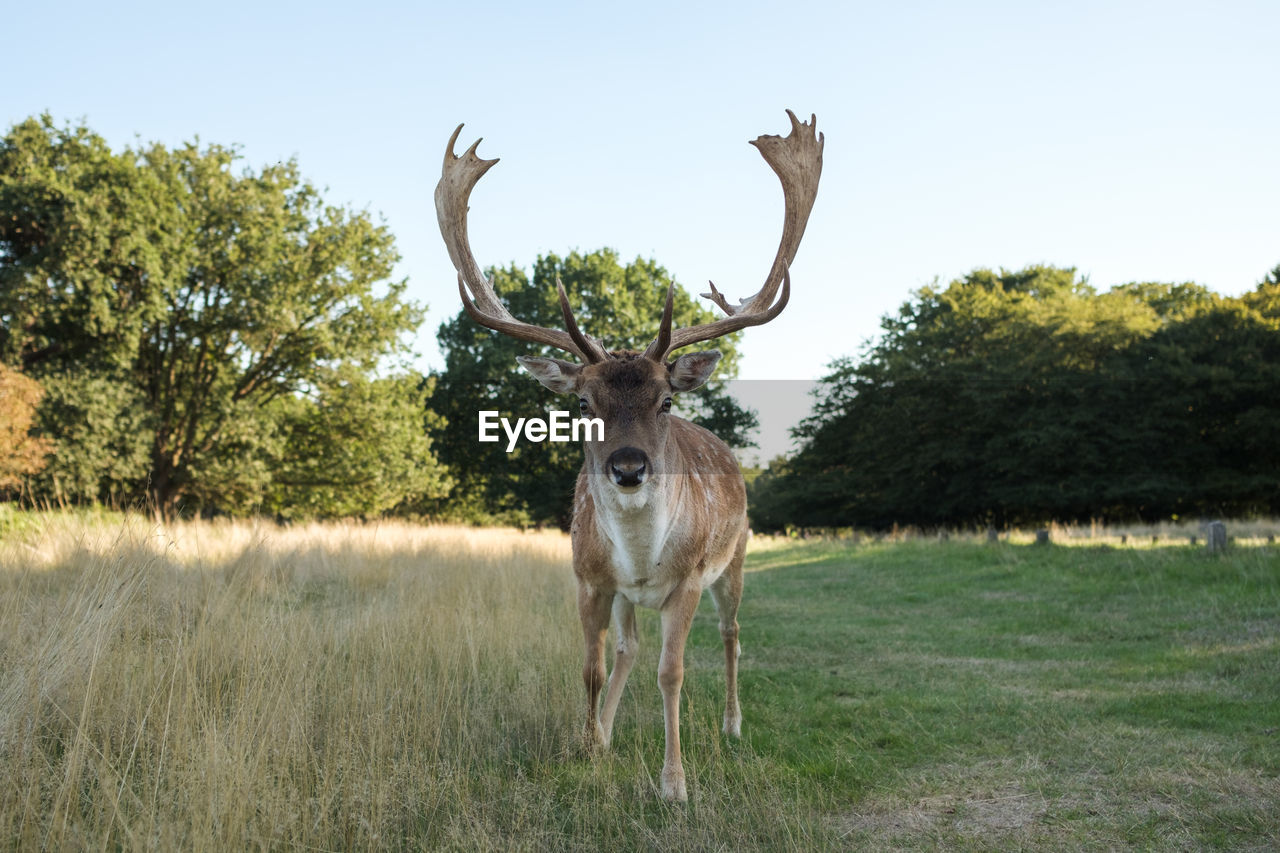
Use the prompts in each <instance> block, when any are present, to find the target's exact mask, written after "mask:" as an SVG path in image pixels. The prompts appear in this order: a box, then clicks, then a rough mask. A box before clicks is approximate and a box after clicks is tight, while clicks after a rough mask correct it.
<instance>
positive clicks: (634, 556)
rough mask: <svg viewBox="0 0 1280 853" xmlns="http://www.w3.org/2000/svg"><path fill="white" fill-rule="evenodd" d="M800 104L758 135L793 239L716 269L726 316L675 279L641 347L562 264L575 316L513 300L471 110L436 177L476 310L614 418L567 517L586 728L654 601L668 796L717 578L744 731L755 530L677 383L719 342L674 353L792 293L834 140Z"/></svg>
mask: <svg viewBox="0 0 1280 853" xmlns="http://www.w3.org/2000/svg"><path fill="white" fill-rule="evenodd" d="M787 116H788V117H789V118H790V120H791V130H790V132H789V133H788V135H787V136H786V137H782V136H775V135H768V134H766V135H763V136H760V137H758V138H757V139H755V140H753V141H752V142H751V144H752V145H754V146H755V147H756V148H757V149H758V150H759V151H760V153H761V155H762V156H763V157H764V159H765V162H767V163H768V164H769V166H770V167H771V168H772V169H773V171H774V172H775V173H776V174H777V176H778V178H779V180H780V181H781V183H782V191H783V227H782V239H781V241H780V244H779V246H778V251H777V254H776V255H775V257H774V260H773V265H772V266H771V267H770V270H769V274H768V276H767V277H766V279H765V282H764V285H763V286H762V287H761V288H760V290H759V291H757V292H756V293H755V294H754V295H753V296H750V297H748V298H746V299H743V300H741V301H740V302H739V303H738V304H737V305H732V304H730V303H729V301H728V299H726V298H725V296H724V294H723V293H721V292H720V291H719V290H717V289H716V286H715V284H714V283H711V285H710V287H711V292H710V293H704V294H702V296H703V297H704V298H706V299H709V300H711V301H712V302H713V303H714V304H715V305H717V306H718V307H719V308H720V309H721V311H723V312H724V314H725V316H724V317H722V318H720V319H717V320H713V321H710V322H707V323H702V324H699V325H696V326H690V327H686V328H676V329H673V328H672V319H671V315H672V300H673V297H674V293H675V286H676V285H675V282H674V281H672V282H670V284H669V285H668V288H667V294H666V303H665V306H664V308H663V311H662V317H661V322H660V325H659V331H658V335H657V337H656V338H655V339H654V340H653V342H652V343H650V344H649V345H648V347H646V348H645V350H644V351H643V352H637V351H633V350H618V351H609V350H606V349H605V347H604V345H603V344H602V343H601V341H600V340H599V339H597V338H593V337H591V336H589V335H587V334H585V333H584V332H583V331H582V330H581V329H580V328H579V327H578V323H577V321H576V319H575V317H574V313H573V309H572V307H571V306H570V303H569V298H568V295H567V294H566V293H565V289H564V285H563V284H562V283H561V282H560V281H559V279H557V281H556V290H557V293H558V296H559V302H560V309H561V314H562V315H563V318H564V328H563V329H555V328H548V327H543V326H536V325H533V324H529V323H525V322H522V321H520V320H518V319H517V318H515V317H514V316H512V314H511V313H510V312H509V311H508V310H507V308H506V306H505V305H504V304H503V303H502V301H501V300H500V299H499V298H498V296H497V294H496V293H495V292H494V288H493V284H492V281H491V280H490V279H488V278H486V277H485V275H484V274H483V272H482V271H481V268H480V266H479V265H478V264H477V263H476V259H475V256H474V255H473V253H472V251H471V246H470V241H469V237H468V234H467V212H468V204H469V200H470V197H471V191H472V189H473V188H474V187H475V185H476V183H477V182H478V181H479V180H480V178H481V177H482V176H483V175H484V174H485V173H486V172H488V171H489V169H491V168H492V167H493V166H494V164H496V163H497V162H498V159H497V158H494V159H491V160H486V159H482V158H480V157H479V156H478V154H477V153H476V152H477V149H478V148H479V145H480V142H481V141H482V140H480V139H477V140H476V141H475V143H473V144H472V145H471V147H470V148H468V149H467V150H466V151H465V152H464V153H463V154H461V155H457V154H455V153H454V146H455V145H456V143H457V141H458V136H459V134H461V132H462V128H463V125H458V127H457V129H456V130H454V132H453V135H452V136H451V137H450V138H449V143H448V146H447V147H446V149H445V154H444V166H443V169H442V171H441V177H440V182H439V184H437V186H436V190H435V204H436V215H437V219H438V222H439V225H440V233H441V236H443V238H444V242H445V246H446V248H447V249H448V252H449V258H450V260H451V261H452V262H453V266H454V269H455V270H456V271H457V274H458V293H459V296H460V297H461V300H462V305H463V307H464V309H465V311H466V313H467V314H468V316H470V317H471V318H472V319H473V320H474V321H475V322H477V323H479V324H480V325H482V326H485V327H487V328H489V329H492V330H493V331H496V332H499V333H501V334H504V335H509V336H511V337H513V338H516V339H517V340H520V341H525V342H527V343H532V344H542V345H546V346H550V347H552V348H554V349H557V350H560V351H563V352H564V353H567V354H569V355H571V356H573V357H574V358H575V359H576V360H575V361H568V360H564V359H559V358H546V357H540V356H519V357H518V358H517V361H518V362H519V364H520V366H521V367H522V368H524V370H526V371H528V372H529V373H530V374H532V375H533V377H534V378H536V379H537V380H538V381H539V382H540V383H542V384H543V385H544V386H545V387H546V388H548V389H549V390H551V391H553V392H555V393H557V394H574V395H576V396H577V398H578V407H579V410H580V411H581V412H582V414H583V415H584V416H586V417H599V418H600V419H602V420H603V422H604V439H603V440H593V441H587V442H585V443H584V450H585V453H584V456H585V458H584V461H583V465H582V470H581V472H580V473H579V474H578V478H577V483H576V487H575V490H574V503H573V515H572V521H571V524H570V539H571V544H572V554H573V558H572V559H573V572H574V575H575V577H576V581H577V605H578V616H579V618H580V620H581V623H582V634H583V638H584V641H585V646H586V655H585V662H584V665H583V669H582V680H583V682H584V684H585V686H586V699H587V702H586V712H587V714H586V727H585V731H584V736H585V738H586V742H587V745H588V746H589V747H590V748H591V749H593V750H596V749H606V748H608V746H609V743H610V740H611V738H612V732H613V723H614V718H615V715H616V713H617V710H618V703H619V701H620V700H621V698H622V693H623V690H624V688H625V687H626V683H627V676H628V675H629V674H630V672H631V669H632V666H633V665H634V663H635V660H636V655H637V653H638V650H639V641H638V638H637V632H636V617H635V608H636V607H637V606H640V607H646V608H652V609H656V610H657V611H658V612H659V614H660V620H661V635H662V650H661V655H660V658H659V664H658V686H659V689H660V690H661V693H662V704H663V718H664V726H665V734H666V744H665V752H664V760H663V767H662V774H661V791H660V794H661V796H662V798H663V799H664V800H668V801H675V802H684V801H687V799H688V791H687V787H686V784H685V773H684V765H683V763H682V760H681V753H680V690H681V687H682V685H683V683H684V649H685V643H686V641H687V638H688V636H689V631H690V628H691V626H692V624H693V618H694V613H695V611H696V610H697V607H698V603H699V601H700V600H701V597H702V593H703V591H704V590H709V591H710V595H711V599H712V601H713V603H714V604H715V609H716V613H717V616H718V620H719V628H720V637H721V639H722V640H723V642H724V659H725V709H724V724H723V732H724V734H725V735H726V736H728V737H732V738H737V737H739V736H740V735H741V727H742V712H741V709H740V707H739V704H738V658H739V656H740V655H741V652H742V647H741V644H740V643H739V640H738V620H737V614H738V608H739V604H740V602H741V600H742V587H743V568H742V567H743V559H744V556H745V553H746V548H747V540H748V539H749V537H750V535H751V530H750V527H749V526H748V521H747V497H746V488H745V484H744V482H743V478H742V474H741V471H740V469H739V467H738V463H737V460H736V458H735V457H734V455H733V452H732V451H731V450H730V449H729V447H728V445H726V444H725V443H724V442H723V441H721V440H720V439H719V438H717V437H716V436H715V435H713V434H712V433H711V432H709V431H707V430H706V429H703V428H702V427H700V426H697V425H695V424H693V423H691V422H689V421H687V420H685V419H683V418H680V417H678V416H677V415H675V414H673V413H672V411H671V407H672V403H673V397H674V395H676V394H678V393H681V392H686V391H693V390H694V389H696V388H698V387H700V386H702V385H703V384H705V383H706V382H707V380H708V379H709V378H710V377H711V374H712V372H713V371H714V369H715V366H716V363H717V362H718V361H719V360H720V356H721V354H720V352H719V351H717V350H706V351H697V352H689V353H685V354H681V355H677V356H675V357H672V354H673V353H675V352H676V351H677V350H681V349H684V348H685V347H688V346H690V345H692V344H696V343H701V342H704V341H710V340H714V339H716V338H719V337H721V336H723V335H726V334H729V333H731V332H736V331H738V330H739V329H744V328H747V327H749V326H759V325H763V324H765V323H768V322H769V321H771V320H773V319H774V318H775V317H777V316H778V315H779V314H780V313H781V312H782V310H783V309H784V308H785V307H786V305H787V302H788V300H789V299H790V295H791V274H790V268H791V263H792V261H793V260H794V259H795V255H796V251H797V249H798V248H799V245H800V240H801V238H802V237H803V235H804V230H805V226H806V224H807V223H808V220H809V214H810V212H811V210H812V208H813V203H814V200H815V198H816V196H817V190H818V181H819V178H820V177H821V174H822V149H823V144H824V141H825V140H824V138H823V135H822V134H821V133H818V132H817V118H816V116H810V120H809V121H807V122H802V121H800V120H798V119H797V118H796V116H795V113H793V112H792V111H791V110H787ZM611 619H612V621H613V622H614V623H615V624H616V629H617V639H616V644H615V647H614V658H613V668H612V670H611V671H610V672H609V675H608V682H607V683H606V681H605V646H606V643H607V638H608V631H609V624H610V620H611ZM602 691H603V692H604V693H605V696H604V703H603V706H601V704H600V694H601V692H602Z"/></svg>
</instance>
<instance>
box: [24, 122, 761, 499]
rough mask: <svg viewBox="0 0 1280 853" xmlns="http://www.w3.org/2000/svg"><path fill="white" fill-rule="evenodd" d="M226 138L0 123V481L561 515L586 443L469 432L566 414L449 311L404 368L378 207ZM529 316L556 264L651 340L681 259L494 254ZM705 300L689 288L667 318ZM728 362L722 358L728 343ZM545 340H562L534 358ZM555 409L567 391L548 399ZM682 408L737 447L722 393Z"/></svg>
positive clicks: (741, 421) (596, 312)
mask: <svg viewBox="0 0 1280 853" xmlns="http://www.w3.org/2000/svg"><path fill="white" fill-rule="evenodd" d="M238 160H239V155H238V153H237V152H236V150H235V149H232V148H226V147H222V146H218V145H211V146H207V147H203V148H201V147H199V146H197V145H195V144H188V145H185V146H182V147H180V148H177V149H173V150H170V149H167V148H165V147H164V146H161V145H149V146H145V147H139V148H126V149H124V150H122V151H113V150H111V148H110V147H109V146H108V145H107V143H106V141H105V140H104V139H102V138H101V137H100V136H98V135H97V134H95V133H93V132H92V131H91V130H90V129H88V128H86V127H82V126H59V125H57V124H55V123H54V121H53V120H52V119H51V118H50V117H49V116H47V115H45V116H40V117H37V118H31V119H28V120H26V121H24V122H22V123H20V124H18V125H16V126H15V127H13V128H12V129H11V130H10V131H9V133H8V134H7V135H6V136H5V137H4V138H3V140H2V141H0V495H3V496H5V497H8V498H11V499H15V498H16V499H20V500H23V501H26V502H28V503H31V504H34V505H38V506H43V505H66V504H86V503H108V504H111V505H116V506H147V507H150V508H152V509H153V510H154V511H155V512H157V513H158V514H160V515H162V516H165V517H173V516H176V515H179V514H183V513H187V514H190V513H201V512H203V513H229V514H247V513H266V514H270V515H275V516H278V517H281V518H311V517H338V516H365V517H368V516H376V515H381V514H385V513H391V512H395V513H401V514H406V515H419V516H432V517H445V518H458V519H465V520H471V521H502V522H508V523H519V524H542V523H561V524H563V523H566V522H567V519H568V517H569V505H570V502H571V497H572V490H573V473H574V471H575V470H576V467H577V465H578V464H579V463H578V461H577V460H578V459H579V454H580V452H581V451H580V450H579V449H577V448H571V447H566V446H563V445H554V444H551V445H548V444H543V445H534V446H530V447H521V448H520V449H519V450H517V451H516V452H515V453H513V454H511V455H510V456H508V455H507V454H506V453H505V452H504V449H503V448H501V447H495V446H494V445H487V444H486V445H480V444H478V443H477V442H476V413H477V411H478V410H480V409H492V408H500V409H503V410H504V411H508V412H520V413H524V414H527V413H536V412H542V411H546V410H547V409H549V408H554V407H556V405H557V404H556V401H553V400H549V399H547V395H546V394H545V393H544V392H543V391H542V389H541V388H540V386H538V385H537V383H536V382H534V381H533V380H532V379H530V378H528V377H527V376H523V375H519V371H518V369H517V365H516V362H515V355H517V354H522V353H532V350H533V349H535V348H533V347H531V346H529V345H527V344H519V343H517V342H515V341H511V340H509V339H507V338H504V337H502V336H499V335H494V334H492V333H490V332H489V331H488V330H485V329H482V328H480V327H478V326H476V325H475V324H474V323H472V322H471V321H470V320H469V319H468V318H466V317H465V315H464V314H463V313H462V311H461V306H460V305H459V307H458V309H457V313H456V314H455V316H453V318H452V319H450V320H449V321H447V322H445V323H444V324H443V325H442V326H441V328H440V331H439V335H438V337H439V341H440V343H441V346H442V349H443V350H444V352H445V353H446V359H447V361H446V366H445V368H444V370H442V371H440V372H438V373H437V374H432V375H422V374H421V373H418V372H415V371H414V370H413V369H412V366H411V356H412V344H413V336H414V335H415V334H416V333H417V332H418V330H419V327H420V326H421V323H422V320H423V318H424V315H425V308H424V306H419V305H415V304H413V303H412V302H411V301H410V300H408V299H406V298H405V295H404V292H405V284H406V283H405V282H404V281H397V280H393V278H392V270H393V267H394V265H395V263H396V261H397V260H398V258H399V256H398V254H397V252H396V249H395V241H394V238H393V236H392V234H391V233H390V231H389V230H388V229H387V228H386V226H385V225H382V224H379V223H377V222H375V221H374V219H373V217H371V216H370V214H369V213H368V212H367V211H361V210H351V209H346V208H342V207H338V206H334V205H331V204H327V203H325V201H324V200H323V199H322V198H321V195H320V193H319V191H318V190H317V189H316V188H315V187H314V186H313V185H312V184H311V183H309V182H308V181H306V180H305V179H303V178H302V176H301V174H300V172H299V169H298V165H297V163H296V162H294V161H292V160H290V161H288V162H285V163H281V164H276V165H272V166H268V167H266V168H263V169H261V170H256V171H255V170H250V169H243V168H239V165H240V164H239V163H238ZM490 273H491V274H492V275H493V276H494V278H495V287H496V289H497V291H498V292H499V293H501V294H503V296H504V297H505V298H507V299H508V300H509V302H510V305H511V308H512V310H513V311H515V312H516V313H517V314H518V315H519V316H521V317H523V318H524V319H526V320H528V321H530V322H534V323H540V324H545V325H555V324H556V323H558V322H560V319H559V309H558V307H557V306H556V303H555V300H554V293H555V291H554V282H555V279H556V277H557V276H559V277H560V278H562V279H563V280H564V282H565V285H566V287H568V288H569V292H570V293H572V294H574V297H575V299H579V300H581V301H582V304H581V307H580V308H579V314H578V316H579V318H580V319H581V321H582V322H583V323H585V324H586V326H587V328H590V329H592V330H593V331H594V332H596V333H597V334H598V333H599V332H600V331H602V329H603V328H606V325H605V324H606V322H607V328H609V329H614V330H625V331H620V332H618V333H616V336H615V337H614V338H612V339H606V343H607V344H608V345H609V346H611V347H633V346H635V345H636V344H637V343H638V342H640V341H642V340H644V339H645V338H646V336H648V337H652V336H653V335H654V334H656V329H657V323H658V319H659V317H660V315H661V311H662V300H663V297H664V296H665V292H666V286H667V281H668V280H669V275H668V274H667V272H666V270H664V269H663V268H662V267H661V266H659V265H658V264H657V263H656V262H653V261H646V260H642V259H637V260H636V261H634V262H632V263H623V262H621V261H620V260H619V258H618V256H617V253H615V252H613V251H611V250H608V249H602V250H599V251H596V252H592V253H588V254H581V253H572V254H570V255H568V256H567V257H563V258H561V257H558V256H555V255H548V256H546V257H541V258H538V259H537V262H536V263H535V265H534V269H533V276H532V279H531V280H530V278H529V277H528V276H527V275H526V274H525V273H524V272H523V271H522V270H521V269H519V268H518V267H516V266H514V265H513V266H511V267H508V268H503V269H494V270H491V271H490ZM710 316H711V315H710V312H709V311H707V310H706V309H703V308H700V307H698V306H696V305H695V304H694V303H693V301H692V300H691V299H690V298H689V297H688V295H687V294H685V292H684V291H683V290H679V291H678V296H677V302H676V306H675V317H676V321H677V322H678V323H682V324H684V323H694V322H704V321H706V320H708V319H710ZM721 349H722V350H723V351H724V353H725V359H724V361H723V362H722V365H723V367H722V369H721V376H722V379H723V378H728V377H731V376H732V375H733V374H734V372H735V370H736V361H737V349H736V341H735V340H732V339H729V340H726V341H723V342H722V346H721ZM543 354H550V353H549V352H548V353H543ZM561 408H563V406H561ZM686 414H689V415H691V416H693V417H694V418H695V419H698V420H701V421H702V422H704V423H707V424H708V425H710V426H712V427H713V428H715V429H716V430H717V431H718V432H720V433H721V434H726V435H728V436H730V437H732V436H735V435H736V436H739V438H740V440H745V438H744V437H745V434H746V432H747V431H748V430H749V429H750V428H751V427H752V426H753V425H754V416H753V415H752V414H751V413H750V412H748V411H745V410H743V409H741V408H740V407H738V406H737V405H736V404H735V403H734V402H733V401H732V400H731V399H730V398H729V397H728V396H727V395H725V393H724V392H723V386H722V384H721V385H713V386H712V387H711V388H710V389H708V390H707V391H706V392H705V393H704V394H702V395H701V396H699V397H698V398H696V399H695V400H692V401H690V402H689V403H688V404H687V406H686Z"/></svg>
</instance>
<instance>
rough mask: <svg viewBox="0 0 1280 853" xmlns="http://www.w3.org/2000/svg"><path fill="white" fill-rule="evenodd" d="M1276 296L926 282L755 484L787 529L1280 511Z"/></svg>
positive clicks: (1144, 287) (825, 390)
mask: <svg viewBox="0 0 1280 853" xmlns="http://www.w3.org/2000/svg"><path fill="white" fill-rule="evenodd" d="M1277 289H1278V288H1277V285H1276V284H1275V283H1273V282H1268V281H1264V282H1263V283H1262V284H1261V285H1259V287H1258V289H1257V290H1256V291H1255V292H1254V293H1251V294H1249V295H1247V296H1245V297H1243V298H1241V299H1223V298H1221V297H1218V296H1216V295H1214V294H1212V293H1210V292H1209V291H1207V290H1205V289H1204V288H1202V287H1200V286H1198V285H1194V284H1179V285H1167V284H1153V283H1140V284H1128V285H1122V286H1119V287H1116V288H1113V289H1112V290H1110V291H1108V292H1105V293H1099V292H1097V291H1096V290H1094V289H1093V288H1092V287H1091V286H1089V284H1088V283H1087V282H1086V281H1084V280H1082V279H1079V278H1078V277H1077V276H1076V275H1075V271H1074V270H1070V269H1065V270H1064V269H1055V268H1051V267H1030V268H1028V269H1026V270H1022V271H1020V272H1016V273H1011V272H1006V271H1002V272H1000V273H998V274H997V273H993V272H991V271H989V270H977V271H975V272H973V273H971V274H970V275H968V276H966V277H965V278H963V279H960V280H958V281H955V282H952V283H951V284H950V285H949V286H948V287H946V288H945V289H939V288H937V287H926V288H923V289H922V290H920V291H918V292H917V293H916V294H914V296H913V299H912V300H911V301H909V302H907V303H906V304H905V305H903V307H902V308H901V310H900V311H899V312H898V314H897V315H896V316H890V317H886V318H885V319H884V321H883V323H882V328H883V330H884V333H883V335H882V337H881V339H880V340H879V341H878V342H877V343H876V344H875V345H874V346H872V347H871V348H870V349H869V350H868V351H867V352H866V353H865V355H864V357H863V358H862V359H861V360H855V359H853V358H843V359H839V360H837V361H836V362H834V363H833V364H832V365H831V372H830V373H829V374H828V375H827V376H826V377H825V378H824V379H823V381H822V383H821V385H820V387H819V389H818V391H817V401H816V406H815V410H814V414H813V415H812V416H811V417H810V418H809V419H807V420H806V421H805V422H803V423H802V424H801V426H800V427H799V428H798V430H797V434H798V437H800V438H802V439H803V441H804V445H803V448H802V450H801V451H800V452H799V453H798V454H797V456H796V458H795V459H793V460H791V461H790V463H789V467H788V470H787V472H785V473H781V474H778V475H775V476H772V477H770V478H768V479H763V478H762V481H761V483H760V484H758V486H757V488H756V489H755V490H754V491H755V492H756V493H757V494H756V504H757V509H755V510H753V520H754V521H755V523H757V524H759V525H761V526H763V527H765V528H766V529H780V528H781V527H783V526H784V525H785V524H787V523H793V524H798V525H804V526H810V525H812V526H844V525H850V524H856V525H868V526H875V527H886V526H889V525H891V524H894V523H913V524H922V525H953V524H996V525H1003V524H1009V523H1032V522H1040V521H1045V520H1049V519H1063V520H1069V519H1088V518H1091V517H1101V518H1124V517H1133V516H1140V517H1144V518H1159V517H1168V516H1169V515H1172V514H1187V513H1230V514H1248V513H1255V512H1275V511H1276V510H1277V508H1280V455H1278V454H1277V451H1276V448H1277V447H1280V410H1278V409H1277V404H1276V403H1275V402H1274V401H1276V400H1278V399H1280V334H1278V332H1277V319H1276V317H1280V313H1274V314H1268V312H1272V311H1275V308H1276V305H1277V299H1276V296H1275V293H1276V291H1277Z"/></svg>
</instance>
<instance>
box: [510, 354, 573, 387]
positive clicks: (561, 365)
mask: <svg viewBox="0 0 1280 853" xmlns="http://www.w3.org/2000/svg"><path fill="white" fill-rule="evenodd" d="M516 361H518V362H520V366H521V367H523V368H524V369H525V370H527V371H529V372H530V373H532V374H533V378H534V379H537V380H538V381H539V382H541V383H542V384H543V385H545V386H547V387H548V388H550V389H551V390H552V391H555V392H556V393H557V394H572V393H573V392H574V391H577V390H578V379H579V378H580V377H581V375H582V365H580V364H574V363H573V362H572V361H561V360H560V359H558V358H540V357H539V356H534V355H518V356H516Z"/></svg>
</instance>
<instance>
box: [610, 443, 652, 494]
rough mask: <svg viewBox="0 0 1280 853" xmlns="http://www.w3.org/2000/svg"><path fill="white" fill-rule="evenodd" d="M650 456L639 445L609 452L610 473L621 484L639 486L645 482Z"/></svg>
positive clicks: (614, 480)
mask: <svg viewBox="0 0 1280 853" xmlns="http://www.w3.org/2000/svg"><path fill="white" fill-rule="evenodd" d="M648 468H649V457H648V456H646V455H645V453H644V451H643V450H641V449H639V448H638V447H623V448H619V449H618V450H615V451H613V453H610V454H609V474H610V475H611V476H612V477H613V482H615V483H617V484H618V485H619V486H638V485H640V484H641V483H642V482H644V475H645V471H647V470H648Z"/></svg>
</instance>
